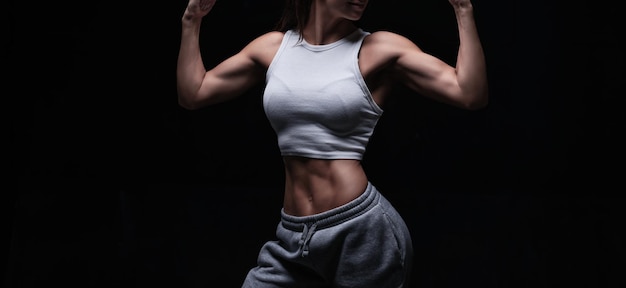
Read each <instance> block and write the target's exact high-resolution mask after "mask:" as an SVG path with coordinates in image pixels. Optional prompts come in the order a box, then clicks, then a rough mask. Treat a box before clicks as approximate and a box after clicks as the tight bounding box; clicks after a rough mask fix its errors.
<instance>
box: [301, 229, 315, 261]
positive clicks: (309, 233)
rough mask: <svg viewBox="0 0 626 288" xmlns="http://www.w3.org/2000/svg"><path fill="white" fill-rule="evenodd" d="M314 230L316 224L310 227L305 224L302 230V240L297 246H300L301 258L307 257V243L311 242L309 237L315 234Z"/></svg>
mask: <svg viewBox="0 0 626 288" xmlns="http://www.w3.org/2000/svg"><path fill="white" fill-rule="evenodd" d="M315 228H317V223H313V224H311V225H310V226H309V225H307V224H305V225H304V229H303V230H302V238H300V241H299V242H298V244H300V249H301V250H302V253H301V254H300V255H301V256H302V257H306V256H307V255H309V242H310V241H311V237H313V233H315Z"/></svg>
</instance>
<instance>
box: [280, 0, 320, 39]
mask: <svg viewBox="0 0 626 288" xmlns="http://www.w3.org/2000/svg"><path fill="white" fill-rule="evenodd" d="M313 1H314V0H286V1H285V7H284V9H283V15H282V16H281V17H280V20H278V22H277V23H276V26H275V28H274V29H276V30H277V31H280V32H286V31H287V30H289V29H294V30H296V31H298V33H300V37H301V38H302V28H304V25H305V24H306V22H307V21H308V20H309V14H310V13H311V5H312V4H313Z"/></svg>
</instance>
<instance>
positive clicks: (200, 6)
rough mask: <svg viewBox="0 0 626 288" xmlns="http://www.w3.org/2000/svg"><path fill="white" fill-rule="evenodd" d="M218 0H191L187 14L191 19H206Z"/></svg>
mask: <svg viewBox="0 0 626 288" xmlns="http://www.w3.org/2000/svg"><path fill="white" fill-rule="evenodd" d="M215 2H217V0H189V3H188V4H187V10H186V14H188V16H190V17H194V18H195V17H204V16H205V15H206V14H208V13H209V11H211V9H213V6H214V5H215Z"/></svg>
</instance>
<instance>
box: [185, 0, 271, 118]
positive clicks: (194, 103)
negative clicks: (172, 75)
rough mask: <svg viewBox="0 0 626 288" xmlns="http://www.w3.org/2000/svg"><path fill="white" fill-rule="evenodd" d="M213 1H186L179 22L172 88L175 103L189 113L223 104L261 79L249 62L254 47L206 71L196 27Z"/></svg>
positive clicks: (252, 60)
mask: <svg viewBox="0 0 626 288" xmlns="http://www.w3.org/2000/svg"><path fill="white" fill-rule="evenodd" d="M215 2H216V0H190V1H189V4H188V5H187V8H186V10H185V13H184V15H183V18H182V34H181V42H180V50H179V54H178V62H177V67H176V82H177V83H176V84H177V92H178V103H179V104H180V105H181V106H182V107H184V108H187V109H190V110H193V109H198V108H202V107H204V106H207V105H212V104H216V103H220V102H224V101H227V100H229V99H231V98H234V97H236V96H238V95H241V94H243V93H244V92H245V91H246V90H247V89H248V88H250V87H252V86H253V85H255V84H256V83H258V82H259V81H260V80H261V79H263V77H264V71H263V69H262V67H261V66H259V65H258V64H257V62H256V61H255V60H254V59H253V56H252V55H253V54H254V50H255V48H254V45H251V44H249V45H248V46H246V47H245V48H244V49H242V50H241V51H240V52H239V53H237V54H235V55H233V56H231V57H229V58H227V59H226V60H224V61H223V62H222V63H220V64H218V65H217V66H215V67H214V68H212V69H209V70H207V69H206V68H205V66H204V63H203V61H202V56H201V53H200V41H199V37H200V26H201V23H202V18H203V17H204V16H206V15H207V14H208V13H209V12H210V11H211V9H212V8H213V6H214V5H215Z"/></svg>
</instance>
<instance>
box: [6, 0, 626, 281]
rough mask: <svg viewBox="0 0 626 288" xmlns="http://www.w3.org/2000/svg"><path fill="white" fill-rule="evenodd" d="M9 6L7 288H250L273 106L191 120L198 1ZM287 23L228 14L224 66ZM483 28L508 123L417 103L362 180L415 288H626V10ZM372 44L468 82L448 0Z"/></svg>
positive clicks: (234, 8)
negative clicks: (408, 261) (393, 227)
mask: <svg viewBox="0 0 626 288" xmlns="http://www.w3.org/2000/svg"><path fill="white" fill-rule="evenodd" d="M153 2H156V1H153ZM2 3H3V4H2V8H1V11H2V14H1V15H2V16H1V17H2V27H3V28H2V32H3V33H2V35H3V36H2V49H3V51H2V62H1V63H0V65H1V66H2V70H4V72H3V76H1V79H2V82H3V83H5V84H3V85H2V88H1V89H2V101H3V105H2V111H3V113H2V114H3V116H6V117H3V118H5V121H3V123H6V125H7V127H5V128H6V129H5V131H7V134H8V137H7V138H5V139H8V141H5V142H8V144H9V145H6V146H5V147H6V148H5V150H4V151H5V153H4V156H5V157H3V159H4V160H3V161H2V162H3V163H4V165H3V166H4V167H3V168H5V169H4V171H5V172H4V173H3V174H4V176H5V177H6V181H4V182H5V183H6V188H5V189H4V192H3V193H2V199H1V200H2V212H3V216H4V217H3V222H2V224H3V227H2V228H3V230H2V231H3V236H4V237H3V238H2V240H3V244H4V245H3V246H2V247H3V248H2V250H1V251H2V254H3V256H5V258H6V259H7V260H6V261H4V262H3V263H5V264H6V266H4V268H6V272H5V273H4V274H3V276H5V280H4V281H5V282H4V283H5V284H6V287H51V286H53V285H57V284H58V285H61V286H64V287H68V286H69V287H148V286H170V287H171V286H174V287H239V286H240V285H241V282H242V280H243V278H244V276H245V273H246V272H247V270H248V269H249V268H251V267H252V266H253V265H254V264H255V260H256V255H257V252H258V250H259V248H260V246H261V245H262V243H263V242H265V241H267V240H269V239H272V238H273V232H274V229H275V226H276V224H277V223H278V220H279V209H280V205H281V200H282V199H281V196H282V184H283V178H282V177H283V170H282V169H283V168H282V162H281V160H280V155H279V153H278V150H277V146H276V142H275V135H274V133H273V131H272V130H271V128H270V126H269V123H268V122H267V119H266V118H265V115H264V113H263V110H262V106H261V98H260V95H261V94H260V93H261V91H262V88H261V87H256V88H255V89H253V90H252V91H250V93H247V94H245V95H244V96H243V97H241V98H238V99H237V100H234V101H232V102H229V103H224V104H220V105H217V106H213V107H208V108H204V109H201V110H198V111H187V110H184V109H182V108H180V107H179V106H178V104H177V100H176V89H175V69H176V58H177V53H178V45H179V40H180V18H181V16H182V13H183V11H184V9H185V6H186V4H187V2H186V1H162V2H159V3H151V2H142V3H136V1H90V2H87V1H86V2H78V1H62V2H42V1H15V0H12V1H4V2H2ZM281 5H282V1H279V0H273V1H269V0H268V1H260V0H256V1H255V0H239V1H234V0H232V1H218V3H217V6H216V7H215V9H214V11H213V12H211V14H210V15H209V16H208V17H207V18H206V19H205V20H204V22H203V26H202V34H201V48H202V51H203V55H204V60H205V63H206V64H207V65H213V64H215V63H217V62H218V61H220V60H222V59H224V58H225V57H227V56H229V55H230V54H232V53H234V52H236V51H237V50H238V49H240V48H242V47H243V45H245V43H247V42H248V41H250V40H251V39H253V38H254V37H256V36H258V35H260V34H261V33H264V32H266V31H269V30H271V29H272V27H273V24H274V22H276V20H277V19H278V16H279V15H280V12H281V7H282V6H281ZM474 7H475V14H476V21H477V25H478V28H479V33H480V36H481V39H482V41H483V45H484V49H485V53H486V57H487V64H488V74H489V81H490V93H491V94H490V97H491V98H490V104H489V106H488V107H487V108H485V109H483V110H480V111H462V110H459V109H456V108H452V107H448V106H445V105H442V104H439V103H435V102H432V101H430V100H427V99H426V98H423V97H421V96H420V95H417V94H415V93H411V92H409V91H407V90H405V89H403V88H401V87H399V88H398V90H397V91H396V92H394V93H395V94H394V97H393V98H392V99H391V101H389V102H388V103H386V104H385V107H384V108H385V114H384V116H383V118H382V119H381V121H380V123H379V127H378V130H377V131H376V133H375V134H374V136H373V137H372V140H371V142H370V146H369V147H368V152H367V154H366V155H365V159H364V162H363V163H364V166H365V168H366V170H367V172H368V175H369V176H370V179H371V181H372V182H373V183H374V184H375V185H377V186H378V187H379V190H381V192H382V193H383V194H384V195H385V196H386V197H387V198H388V199H389V200H390V201H391V202H392V203H393V204H394V205H396V207H397V208H398V210H399V211H400V213H401V214H402V215H403V216H404V217H405V219H406V222H407V224H408V225H409V228H410V230H411V233H412V235H413V242H414V247H415V254H416V255H415V260H416V265H415V269H414V273H413V284H414V285H413V287H626V280H625V279H626V278H624V277H623V275H624V271H626V246H625V245H624V244H625V240H626V235H625V230H624V222H623V220H622V218H624V216H625V215H624V214H626V212H624V208H623V207H624V204H626V201H624V200H625V199H626V198H625V196H624V192H623V188H624V187H623V184H622V181H623V180H622V179H621V177H622V175H623V171H624V169H623V168H622V167H623V160H624V157H623V155H624V154H623V151H622V150H623V144H624V141H623V140H621V137H620V136H621V135H620V134H621V133H622V132H623V131H624V125H623V123H624V112H623V111H622V109H623V107H624V106H623V105H622V104H621V102H622V101H621V100H622V99H621V98H622V97H623V96H624V93H623V92H622V91H621V86H622V85H623V83H624V80H625V79H624V72H623V67H624V64H625V63H624V55H623V52H624V51H625V49H624V48H625V47H624V46H625V45H624V44H623V43H622V41H623V40H622V39H623V35H624V34H623V30H622V29H621V28H619V25H621V24H619V22H621V21H620V20H619V19H620V13H619V12H618V11H619V10H618V9H617V8H616V7H615V6H614V4H613V3H612V2H610V3H609V2H608V1H582V0H574V1H567V2H565V1H563V3H559V2H557V1H482V0H475V1H474ZM361 24H362V25H363V27H364V28H365V29H366V30H369V31H375V30H379V29H386V30H391V31H395V32H398V33H401V34H403V35H406V36H407V37H409V38H411V39H412V40H414V41H415V42H416V43H417V44H418V45H419V46H420V47H422V49H423V50H425V51H427V52H429V53H431V54H433V55H436V56H438V57H440V58H441V59H443V60H445V61H447V62H449V63H454V61H455V58H456V49H457V47H458V36H457V31H456V22H455V18H454V13H453V11H452V8H451V7H450V5H449V4H448V3H447V1H445V0H421V1H406V0H405V1H400V0H385V1H380V0H379V1H372V2H371V3H370V6H369V8H368V11H367V12H366V15H364V18H363V20H362V22H361ZM218 283H221V284H218Z"/></svg>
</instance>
